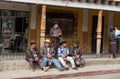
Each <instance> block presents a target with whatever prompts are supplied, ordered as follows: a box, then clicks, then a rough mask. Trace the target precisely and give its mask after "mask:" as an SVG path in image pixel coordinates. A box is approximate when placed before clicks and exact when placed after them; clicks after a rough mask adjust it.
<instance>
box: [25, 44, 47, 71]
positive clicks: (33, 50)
mask: <svg viewBox="0 0 120 79" xmlns="http://www.w3.org/2000/svg"><path fill="white" fill-rule="evenodd" d="M25 58H26V60H27V61H28V62H29V64H30V67H31V69H32V70H33V71H34V66H33V63H34V62H36V63H38V64H39V67H40V68H41V69H43V70H44V71H47V69H48V67H45V66H44V64H43V61H42V60H41V55H40V53H39V52H38V50H37V47H36V43H35V42H31V45H30V46H29V47H28V48H27V50H26V55H25Z"/></svg>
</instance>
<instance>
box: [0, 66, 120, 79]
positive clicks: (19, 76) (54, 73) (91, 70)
mask: <svg viewBox="0 0 120 79" xmlns="http://www.w3.org/2000/svg"><path fill="white" fill-rule="evenodd" d="M115 73H120V64H112V65H92V66H85V67H84V68H79V69H78V70H72V69H71V68H70V70H69V71H58V70H57V69H56V68H51V69H49V70H48V71H47V72H44V71H42V70H40V69H37V70H35V71H31V70H12V71H1V72H0V79H61V78H64V79H65V78H71V77H79V76H92V75H102V74H115ZM73 79H74V78H73Z"/></svg>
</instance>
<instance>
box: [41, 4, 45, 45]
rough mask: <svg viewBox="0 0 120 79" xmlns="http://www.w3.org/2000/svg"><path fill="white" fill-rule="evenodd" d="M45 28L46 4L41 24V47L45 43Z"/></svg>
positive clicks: (43, 7) (43, 8)
mask: <svg viewBox="0 0 120 79" xmlns="http://www.w3.org/2000/svg"><path fill="white" fill-rule="evenodd" d="M45 28H46V5H42V13H41V25H40V47H42V46H43V44H44V40H45Z"/></svg>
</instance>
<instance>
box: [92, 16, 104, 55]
mask: <svg viewBox="0 0 120 79" xmlns="http://www.w3.org/2000/svg"><path fill="white" fill-rule="evenodd" d="M97 24H98V16H93V17H92V35H91V36H92V37H91V38H92V39H91V53H92V54H96V44H97V32H96V30H97ZM103 39H104V16H103V17H102V33H101V46H100V53H103Z"/></svg>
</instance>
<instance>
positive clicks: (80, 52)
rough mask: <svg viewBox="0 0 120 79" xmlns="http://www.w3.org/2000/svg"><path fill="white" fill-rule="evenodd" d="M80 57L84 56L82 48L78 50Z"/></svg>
mask: <svg viewBox="0 0 120 79" xmlns="http://www.w3.org/2000/svg"><path fill="white" fill-rule="evenodd" d="M78 55H79V56H80V57H81V56H82V51H81V49H80V47H79V48H78Z"/></svg>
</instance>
